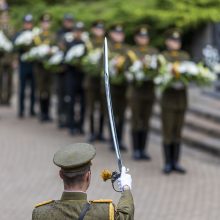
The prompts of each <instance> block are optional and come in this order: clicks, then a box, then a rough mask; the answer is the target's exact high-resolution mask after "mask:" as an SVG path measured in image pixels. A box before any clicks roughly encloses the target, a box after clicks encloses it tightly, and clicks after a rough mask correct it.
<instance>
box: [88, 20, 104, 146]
mask: <svg viewBox="0 0 220 220" xmlns="http://www.w3.org/2000/svg"><path fill="white" fill-rule="evenodd" d="M92 28H99V29H101V30H103V32H104V24H103V22H102V21H95V22H94V23H93V25H92ZM102 48H103V37H98V36H95V35H92V37H91V40H90V45H88V56H90V53H92V52H94V53H95V51H96V52H97V53H98V54H99V53H100V55H101V54H102V53H101V52H102ZM102 63H103V61H102V59H101V57H100V58H99V61H98V63H97V64H95V66H96V67H95V69H89V68H88V67H87V68H88V70H87V68H86V69H85V72H86V75H85V79H84V86H85V94H86V105H87V111H88V115H89V123H90V125H89V128H90V136H89V142H92V141H94V140H96V139H97V140H104V137H103V125H104V107H103V99H102V96H101V85H102V81H101V80H102V77H101V71H102V66H103V64H102ZM97 104H98V105H99V106H98V107H99V108H98V112H99V126H97V127H98V131H97V132H96V131H95V127H96V126H95V125H96V124H95V123H94V122H95V116H94V114H95V112H96V105H97Z"/></svg>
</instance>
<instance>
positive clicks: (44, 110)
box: [34, 13, 54, 122]
mask: <svg viewBox="0 0 220 220" xmlns="http://www.w3.org/2000/svg"><path fill="white" fill-rule="evenodd" d="M50 27H51V15H50V14H47V13H46V14H43V15H42V16H41V18H40V28H41V32H40V34H39V35H37V36H36V37H35V38H34V44H35V46H39V45H42V44H45V45H51V44H52V43H53V40H54V39H53V35H52V33H51V31H50ZM35 68H36V69H35V71H36V78H37V91H38V97H39V104H40V118H39V119H40V121H42V122H48V121H50V120H51V117H50V109H49V108H50V98H51V89H52V88H51V87H52V73H51V72H49V71H48V70H47V69H45V67H44V65H43V62H36V65H35Z"/></svg>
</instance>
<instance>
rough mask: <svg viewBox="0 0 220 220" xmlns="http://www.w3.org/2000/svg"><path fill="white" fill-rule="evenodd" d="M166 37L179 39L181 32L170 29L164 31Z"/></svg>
mask: <svg viewBox="0 0 220 220" xmlns="http://www.w3.org/2000/svg"><path fill="white" fill-rule="evenodd" d="M165 35H166V38H170V39H173V40H181V32H180V31H179V30H177V29H170V30H168V31H167V32H166V33H165Z"/></svg>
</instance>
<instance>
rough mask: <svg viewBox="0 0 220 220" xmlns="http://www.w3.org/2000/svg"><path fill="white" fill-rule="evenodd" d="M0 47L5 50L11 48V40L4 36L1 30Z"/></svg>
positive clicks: (9, 50) (8, 50) (10, 49)
mask: <svg viewBox="0 0 220 220" xmlns="http://www.w3.org/2000/svg"><path fill="white" fill-rule="evenodd" d="M0 48H2V49H3V50H4V51H6V52H11V51H12V49H13V44H12V42H11V41H10V40H9V39H8V38H7V37H6V36H5V34H4V32H3V31H0Z"/></svg>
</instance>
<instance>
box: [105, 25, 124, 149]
mask: <svg viewBox="0 0 220 220" xmlns="http://www.w3.org/2000/svg"><path fill="white" fill-rule="evenodd" d="M111 31H113V32H119V33H120V32H122V33H123V28H122V26H120V25H114V26H112V27H111V29H110V32H111ZM110 40H112V39H110ZM127 52H128V47H127V46H126V45H125V44H123V43H117V42H114V41H110V44H109V59H110V61H109V74H110V87H111V95H112V107H113V111H114V116H115V125H116V131H117V135H118V142H119V147H120V148H121V150H126V148H125V147H124V146H123V144H122V136H123V127H124V116H125V110H126V106H127V99H126V98H127V97H126V92H127V85H128V84H127V81H126V77H125V70H126V68H127V65H128V55H127ZM114 62H116V63H114ZM111 66H113V68H111ZM112 148H113V147H112Z"/></svg>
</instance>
